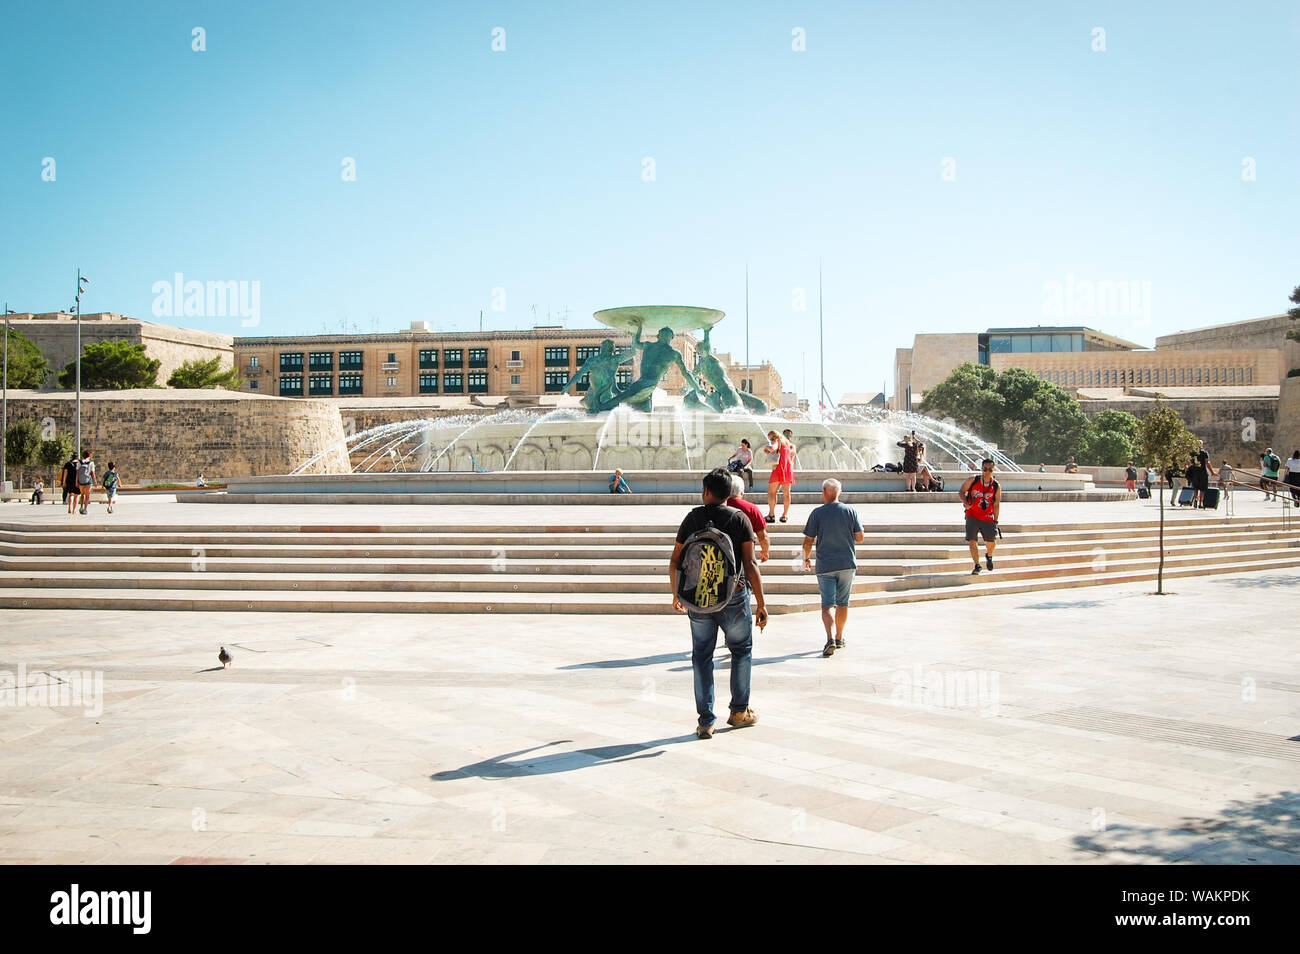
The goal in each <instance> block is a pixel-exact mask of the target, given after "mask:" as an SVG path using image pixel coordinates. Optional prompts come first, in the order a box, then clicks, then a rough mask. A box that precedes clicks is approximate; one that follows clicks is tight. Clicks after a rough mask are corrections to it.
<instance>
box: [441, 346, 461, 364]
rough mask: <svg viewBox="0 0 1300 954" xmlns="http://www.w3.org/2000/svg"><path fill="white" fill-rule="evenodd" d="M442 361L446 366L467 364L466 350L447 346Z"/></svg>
mask: <svg viewBox="0 0 1300 954" xmlns="http://www.w3.org/2000/svg"><path fill="white" fill-rule="evenodd" d="M442 363H443V366H444V367H448V368H460V367H464V365H465V352H464V351H462V350H461V349H460V348H447V349H446V350H445V351H443V353H442Z"/></svg>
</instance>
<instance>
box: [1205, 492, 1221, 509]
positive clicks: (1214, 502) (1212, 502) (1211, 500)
mask: <svg viewBox="0 0 1300 954" xmlns="http://www.w3.org/2000/svg"><path fill="white" fill-rule="evenodd" d="M1205 509H1206V510H1218V509H1219V488H1218V487H1211V488H1210V489H1209V490H1207V491H1206V492H1205Z"/></svg>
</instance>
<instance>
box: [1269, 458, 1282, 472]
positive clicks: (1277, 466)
mask: <svg viewBox="0 0 1300 954" xmlns="http://www.w3.org/2000/svg"><path fill="white" fill-rule="evenodd" d="M1281 468H1282V458H1280V457H1278V456H1277V455H1276V454H1269V455H1268V469H1269V470H1273V471H1276V470H1281Z"/></svg>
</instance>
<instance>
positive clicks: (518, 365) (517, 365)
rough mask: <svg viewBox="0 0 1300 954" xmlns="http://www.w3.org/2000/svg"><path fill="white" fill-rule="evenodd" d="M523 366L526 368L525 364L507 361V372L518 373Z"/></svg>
mask: <svg viewBox="0 0 1300 954" xmlns="http://www.w3.org/2000/svg"><path fill="white" fill-rule="evenodd" d="M523 366H524V363H523V362H522V361H507V362H506V369H507V370H510V371H517V370H518V369H520V368H522V367H523Z"/></svg>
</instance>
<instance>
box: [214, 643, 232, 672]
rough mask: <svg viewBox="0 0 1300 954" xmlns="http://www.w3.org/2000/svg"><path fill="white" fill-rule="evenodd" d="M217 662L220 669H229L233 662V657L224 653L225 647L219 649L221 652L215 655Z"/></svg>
mask: <svg viewBox="0 0 1300 954" xmlns="http://www.w3.org/2000/svg"><path fill="white" fill-rule="evenodd" d="M217 662H219V663H221V668H222V669H229V668H230V664H231V663H232V662H234V657H233V656H231V655H230V653H228V652H226V647H225V646H222V647H221V652H219V653H217Z"/></svg>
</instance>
